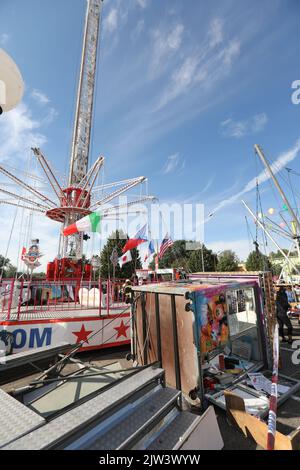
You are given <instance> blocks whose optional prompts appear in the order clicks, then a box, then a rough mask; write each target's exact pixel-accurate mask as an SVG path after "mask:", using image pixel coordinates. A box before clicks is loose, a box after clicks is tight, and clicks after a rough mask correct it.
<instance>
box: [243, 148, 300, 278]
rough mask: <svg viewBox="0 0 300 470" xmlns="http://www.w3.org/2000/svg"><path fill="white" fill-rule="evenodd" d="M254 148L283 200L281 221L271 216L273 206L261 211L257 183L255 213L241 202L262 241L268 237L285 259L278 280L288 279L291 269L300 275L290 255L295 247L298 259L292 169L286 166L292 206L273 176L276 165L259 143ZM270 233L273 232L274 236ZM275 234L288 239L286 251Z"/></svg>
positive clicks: (299, 234)
mask: <svg viewBox="0 0 300 470" xmlns="http://www.w3.org/2000/svg"><path fill="white" fill-rule="evenodd" d="M254 150H255V153H256V155H258V157H259V158H260V160H261V162H262V163H263V165H264V166H265V169H266V172H267V174H268V176H269V177H270V178H271V180H272V181H273V183H274V186H275V188H276V189H277V191H278V193H279V195H280V198H281V200H282V202H283V206H282V210H281V211H280V212H279V216H280V219H281V221H280V222H278V223H276V222H275V221H274V220H273V219H272V218H271V217H272V216H273V215H275V213H276V210H275V209H274V208H273V207H271V208H269V209H268V211H267V214H268V215H267V214H264V213H263V210H262V206H261V201H260V196H259V195H258V194H259V193H258V192H259V190H258V184H257V197H258V199H259V202H260V205H258V204H257V207H256V214H255V213H254V212H253V211H252V210H251V208H250V207H249V206H248V204H247V203H246V202H245V201H242V202H243V204H244V206H245V208H246V209H247V211H248V212H249V214H250V215H251V217H252V218H253V220H254V222H255V224H256V228H258V227H259V228H260V229H261V230H262V233H263V234H264V236H265V238H264V243H266V242H267V238H268V239H269V240H270V241H271V242H272V244H273V245H274V246H275V247H276V248H277V250H278V251H279V252H280V254H281V255H282V257H283V258H284V260H285V262H284V264H283V267H282V270H281V273H280V276H279V281H281V280H282V279H283V278H286V279H287V280H288V278H289V273H290V272H291V271H294V272H295V273H296V274H298V275H300V271H299V268H298V266H297V265H296V264H295V263H294V261H293V260H292V259H291V256H290V255H291V253H292V251H293V250H295V249H296V252H297V256H298V259H299V260H300V221H299V218H298V208H297V201H296V197H295V192H294V189H293V187H292V184H291V180H290V173H291V172H292V171H293V170H291V169H290V168H286V170H287V172H288V182H289V186H290V188H291V191H292V194H293V201H294V207H293V206H292V205H291V203H290V201H289V198H288V197H287V195H286V193H285V191H284V190H283V188H282V186H281V185H280V183H279V181H278V179H277V178H276V176H275V173H276V172H278V168H276V165H275V164H273V165H270V163H269V162H268V160H267V159H266V157H265V155H264V152H263V150H262V148H261V147H260V146H259V145H255V146H254ZM258 209H259V210H260V212H258ZM289 218H290V219H291V220H290V221H289V220H288V219H289ZM246 220H247V219H246ZM272 234H274V236H273V235H272ZM250 235H251V231H250ZM276 236H277V237H280V238H281V239H285V240H289V242H290V247H289V250H288V252H287V253H286V252H285V251H284V250H283V249H282V248H281V247H280V245H279V242H277V241H276V239H275V238H274V237H276ZM251 237H252V235H251ZM252 238H253V237H252ZM253 240H254V239H253ZM254 245H255V248H256V250H258V243H257V232H256V239H255V241H254Z"/></svg>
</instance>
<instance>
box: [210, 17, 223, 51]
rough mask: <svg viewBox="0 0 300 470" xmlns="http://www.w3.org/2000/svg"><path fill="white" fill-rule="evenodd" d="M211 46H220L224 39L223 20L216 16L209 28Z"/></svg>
mask: <svg viewBox="0 0 300 470" xmlns="http://www.w3.org/2000/svg"><path fill="white" fill-rule="evenodd" d="M208 35H209V45H210V47H212V48H213V47H215V46H218V45H219V44H220V43H221V42H222V41H223V21H222V20H221V19H220V18H214V19H213V20H212V22H211V23H210V28H209V32H208Z"/></svg>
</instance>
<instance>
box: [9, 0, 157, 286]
mask: <svg viewBox="0 0 300 470" xmlns="http://www.w3.org/2000/svg"><path fill="white" fill-rule="evenodd" d="M87 2H88V5H87V13H86V19H85V29H84V38H83V50H82V59H81V68H80V76H79V84H78V93H77V103H76V112H75V123H74V131H73V139H72V151H71V160H70V170H69V179H68V186H67V187H62V185H61V184H60V183H59V181H58V179H57V178H56V176H55V174H54V171H53V170H52V168H51V165H50V163H49V161H48V160H47V159H46V158H45V156H44V155H43V153H42V152H41V150H40V149H38V148H33V149H32V150H33V153H34V155H35V156H36V158H37V160H38V162H39V164H40V166H41V168H42V170H43V172H44V173H45V175H46V177H47V180H48V181H49V183H50V185H51V188H52V190H53V192H54V195H55V196H54V199H56V201H55V200H53V199H51V198H50V197H48V196H46V195H44V194H42V193H41V192H40V191H38V190H37V189H35V188H34V187H32V186H30V185H28V184H26V183H25V182H24V181H22V180H21V179H19V178H17V177H16V176H15V175H13V174H12V173H11V172H9V171H8V170H7V169H5V168H4V167H2V166H0V173H2V174H4V175H5V176H6V177H8V178H10V179H11V180H13V181H14V183H17V184H18V186H20V187H22V188H23V189H25V190H26V191H27V192H29V193H30V196H31V197H30V198H27V197H24V196H19V195H17V194H14V193H12V192H10V191H7V190H6V189H3V188H0V192H2V193H4V194H6V195H7V196H10V197H12V198H15V201H14V199H10V200H8V201H0V203H5V204H10V205H18V207H23V208H26V209H30V210H32V211H35V212H39V213H42V214H44V215H46V216H47V217H48V218H50V219H52V220H54V221H56V222H59V223H61V224H62V228H65V227H67V226H69V225H71V224H73V223H75V222H76V221H77V220H79V219H81V218H82V217H84V216H86V215H88V214H90V213H91V212H94V211H96V210H100V209H101V212H102V213H103V214H104V216H105V215H107V214H109V213H111V211H116V209H117V208H118V207H120V206H117V205H115V206H113V207H112V208H107V209H106V208H105V205H106V204H108V203H109V202H111V201H113V200H114V199H116V198H117V197H118V196H119V195H120V194H123V193H124V192H126V191H128V190H130V189H131V188H133V187H135V186H136V185H139V184H141V183H143V182H144V181H146V178H145V177H143V176H142V177H138V178H133V179H128V180H125V181H119V182H116V183H111V184H107V185H103V186H102V187H98V188H97V191H98V192H99V190H100V189H102V190H106V189H108V188H114V187H117V188H118V189H115V190H113V192H111V193H109V194H107V193H106V194H105V195H104V196H103V197H102V199H100V200H96V201H95V200H94V199H95V198H94V197H93V196H94V194H93V189H94V185H95V182H96V180H97V177H98V175H99V172H100V170H101V168H102V166H103V164H104V157H103V156H100V157H99V158H97V160H96V161H95V163H94V164H93V165H92V166H91V167H90V168H89V153H90V152H89V150H90V141H91V129H92V116H93V105H94V90H95V77H96V66H97V56H98V54H97V52H98V44H99V36H100V23H101V21H100V20H101V13H102V6H103V0H87ZM153 199H155V198H153V197H151V196H144V197H143V198H142V199H141V198H139V199H138V200H136V201H131V202H130V203H129V204H128V205H132V204H136V203H141V202H142V201H148V200H153ZM20 203H22V204H23V205H22V204H20ZM25 203H26V205H24V204H25ZM83 238H84V234H83V233H81V234H74V235H71V236H69V237H64V236H63V235H62V231H61V234H60V242H59V250H58V257H57V258H56V259H55V260H54V261H53V262H50V263H49V264H48V269H47V278H48V280H55V279H60V278H66V277H72V278H75V277H80V278H82V279H88V278H90V276H91V265H89V264H83V261H82V250H83Z"/></svg>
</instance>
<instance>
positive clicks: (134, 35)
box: [131, 19, 145, 41]
mask: <svg viewBox="0 0 300 470" xmlns="http://www.w3.org/2000/svg"><path fill="white" fill-rule="evenodd" d="M144 29H145V20H143V19H141V20H139V21H138V22H137V25H136V27H135V28H134V29H133V31H132V33H131V40H132V41H136V40H137V38H138V37H139V36H140V35H141V33H142V32H143V31H144Z"/></svg>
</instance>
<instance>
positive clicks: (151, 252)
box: [144, 240, 155, 261]
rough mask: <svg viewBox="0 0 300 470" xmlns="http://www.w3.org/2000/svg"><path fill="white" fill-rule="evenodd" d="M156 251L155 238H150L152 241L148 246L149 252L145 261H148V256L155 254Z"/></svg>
mask: <svg viewBox="0 0 300 470" xmlns="http://www.w3.org/2000/svg"><path fill="white" fill-rule="evenodd" d="M154 252H155V248H154V242H153V240H150V243H149V246H148V252H147V253H146V255H145V259H144V261H147V259H148V258H151V256H152V255H153V253H154Z"/></svg>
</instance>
